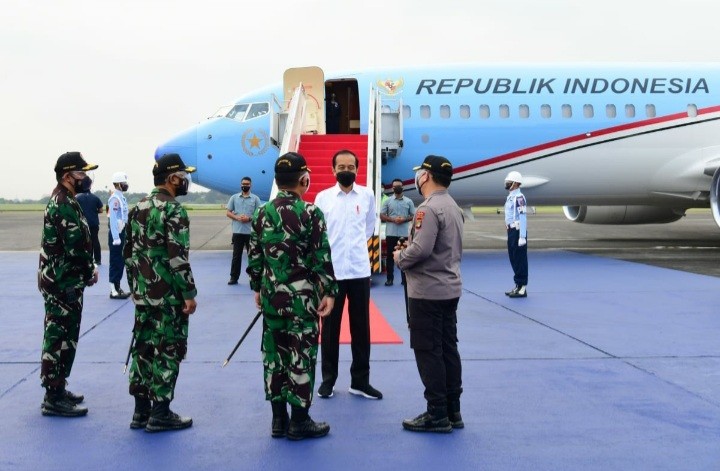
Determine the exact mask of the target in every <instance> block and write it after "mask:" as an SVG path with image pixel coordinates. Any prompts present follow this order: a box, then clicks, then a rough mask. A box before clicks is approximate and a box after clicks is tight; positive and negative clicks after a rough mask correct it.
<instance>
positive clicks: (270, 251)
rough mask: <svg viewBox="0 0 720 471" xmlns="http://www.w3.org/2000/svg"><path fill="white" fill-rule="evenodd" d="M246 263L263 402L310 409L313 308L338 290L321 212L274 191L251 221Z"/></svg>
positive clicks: (314, 354) (314, 355) (314, 345)
mask: <svg viewBox="0 0 720 471" xmlns="http://www.w3.org/2000/svg"><path fill="white" fill-rule="evenodd" d="M248 259H249V261H248V268H247V273H248V275H249V276H250V287H251V288H252V290H253V291H255V292H260V295H261V296H260V299H261V310H262V313H263V318H264V325H263V327H264V328H263V336H262V352H263V367H264V374H265V398H266V399H267V400H270V401H273V402H279V401H282V402H288V403H289V404H290V405H291V406H296V407H305V408H307V407H310V404H311V402H312V394H313V388H314V385H315V363H316V360H317V351H318V314H317V308H318V305H319V303H320V300H321V298H322V296H335V295H336V294H337V290H338V287H337V282H336V281H335V275H334V272H333V267H332V262H331V260H330V245H329V243H328V239H327V234H326V226H325V219H324V217H323V214H322V211H320V209H319V208H318V207H317V206H315V205H312V204H308V203H305V202H304V201H303V200H301V199H300V198H299V197H298V196H297V195H296V194H294V193H291V192H287V191H283V190H281V191H279V192H278V195H277V197H276V198H275V199H274V200H272V201H270V202H268V203H266V204H265V205H263V206H262V207H260V209H259V210H258V211H257V212H256V214H255V217H254V218H253V222H252V232H251V235H250V253H249V257H248ZM326 433H327V432H326Z"/></svg>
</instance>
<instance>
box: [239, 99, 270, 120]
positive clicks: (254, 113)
mask: <svg viewBox="0 0 720 471" xmlns="http://www.w3.org/2000/svg"><path fill="white" fill-rule="evenodd" d="M269 111H270V105H269V104H268V103H253V104H252V106H251V107H250V110H249V111H248V113H247V116H246V117H245V120H246V121H247V120H249V119H253V118H257V117H258V116H262V115H264V114H268V112H269Z"/></svg>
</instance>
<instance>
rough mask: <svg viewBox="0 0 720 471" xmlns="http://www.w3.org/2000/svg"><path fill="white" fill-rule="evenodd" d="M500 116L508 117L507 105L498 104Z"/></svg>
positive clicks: (508, 108)
mask: <svg viewBox="0 0 720 471" xmlns="http://www.w3.org/2000/svg"><path fill="white" fill-rule="evenodd" d="M500 117H501V118H503V119H504V118H509V117H510V107H509V106H508V105H500Z"/></svg>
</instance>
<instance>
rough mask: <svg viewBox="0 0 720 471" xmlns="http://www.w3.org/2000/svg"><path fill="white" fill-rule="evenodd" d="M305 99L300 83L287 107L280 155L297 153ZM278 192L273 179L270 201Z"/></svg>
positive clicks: (303, 119)
mask: <svg viewBox="0 0 720 471" xmlns="http://www.w3.org/2000/svg"><path fill="white" fill-rule="evenodd" d="M306 101H307V97H306V95H305V87H303V84H302V83H300V84H299V85H298V87H297V88H296V89H295V92H293V97H292V100H290V106H289V107H288V119H287V124H286V126H285V133H284V134H283V139H282V144H280V154H279V155H283V154H286V153H288V152H297V150H298V147H299V146H300V135H301V134H302V130H303V127H304V125H305V104H306ZM277 192H278V187H277V184H276V183H275V180H274V179H273V185H272V190H271V191H270V199H271V200H272V199H273V198H275V196H276V195H277Z"/></svg>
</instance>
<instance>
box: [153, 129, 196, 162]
mask: <svg viewBox="0 0 720 471" xmlns="http://www.w3.org/2000/svg"><path fill="white" fill-rule="evenodd" d="M165 154H179V155H180V157H181V158H182V160H183V162H185V165H187V166H190V167H197V137H196V131H195V128H191V129H188V130H187V131H184V132H182V133H180V134H178V135H177V136H175V137H173V138H172V139H170V140H169V141H167V142H165V143H163V144H161V145H159V146H158V148H157V149H155V160H157V159H159V158H160V157H162V156H163V155H165Z"/></svg>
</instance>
